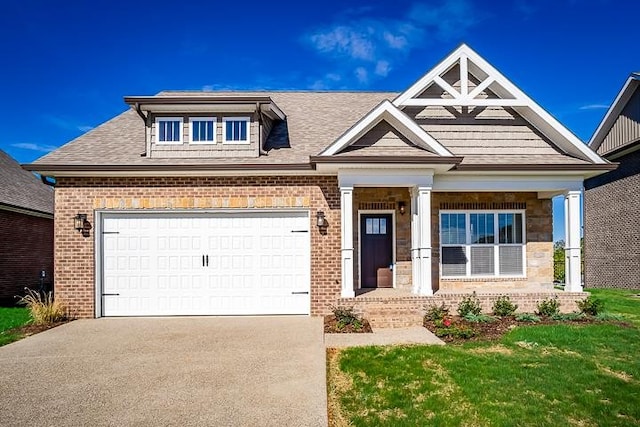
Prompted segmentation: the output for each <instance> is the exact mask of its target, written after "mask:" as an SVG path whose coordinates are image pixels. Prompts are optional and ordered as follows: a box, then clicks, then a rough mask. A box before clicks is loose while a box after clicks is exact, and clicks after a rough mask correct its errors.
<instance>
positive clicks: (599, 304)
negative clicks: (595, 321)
mask: <svg viewBox="0 0 640 427" xmlns="http://www.w3.org/2000/svg"><path fill="white" fill-rule="evenodd" d="M577 305H578V308H579V309H580V312H581V313H584V314H587V315H589V316H596V315H597V314H598V313H601V312H602V311H603V310H604V301H602V300H600V299H598V298H594V297H592V296H591V295H589V296H588V297H586V298H585V299H583V300H582V301H578V302H577Z"/></svg>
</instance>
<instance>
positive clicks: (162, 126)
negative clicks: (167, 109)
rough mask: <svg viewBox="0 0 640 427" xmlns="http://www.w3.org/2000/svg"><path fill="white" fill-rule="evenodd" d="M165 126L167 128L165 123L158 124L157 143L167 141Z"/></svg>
mask: <svg viewBox="0 0 640 427" xmlns="http://www.w3.org/2000/svg"><path fill="white" fill-rule="evenodd" d="M166 126H167V123H166V122H158V132H159V135H158V141H166V140H167V134H166Z"/></svg>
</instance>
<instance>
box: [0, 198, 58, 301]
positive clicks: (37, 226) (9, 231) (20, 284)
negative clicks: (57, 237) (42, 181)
mask: <svg viewBox="0 0 640 427" xmlns="http://www.w3.org/2000/svg"><path fill="white" fill-rule="evenodd" d="M41 270H45V271H46V273H47V276H48V277H47V279H46V281H47V282H48V283H52V282H53V220H52V219H48V218H41V217H36V216H31V215H25V214H21V213H17V212H11V211H5V210H0V303H1V304H13V303H15V301H16V299H15V298H14V297H15V296H16V295H18V294H20V295H24V288H25V287H30V288H32V289H37V288H38V286H39V284H40V282H39V280H40V271H41Z"/></svg>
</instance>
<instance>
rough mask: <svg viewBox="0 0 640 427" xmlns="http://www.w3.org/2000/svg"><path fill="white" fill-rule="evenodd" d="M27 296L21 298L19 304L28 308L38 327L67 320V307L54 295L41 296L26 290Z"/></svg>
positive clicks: (47, 293) (45, 294)
mask: <svg viewBox="0 0 640 427" xmlns="http://www.w3.org/2000/svg"><path fill="white" fill-rule="evenodd" d="M24 289H25V292H26V295H25V296H23V297H20V299H19V300H18V304H22V305H25V306H27V308H28V309H29V315H30V316H31V319H32V320H33V323H34V324H36V325H46V324H48V323H55V322H62V321H64V320H67V318H68V316H67V310H66V308H65V306H64V305H63V304H62V303H60V302H58V301H56V300H54V299H53V293H51V292H46V293H44V294H41V293H40V292H37V291H34V290H32V289H29V288H24Z"/></svg>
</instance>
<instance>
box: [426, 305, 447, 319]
mask: <svg viewBox="0 0 640 427" xmlns="http://www.w3.org/2000/svg"><path fill="white" fill-rule="evenodd" d="M425 308H426V309H427V313H426V314H425V315H424V317H425V319H427V320H431V321H433V322H435V321H436V320H442V319H444V318H445V317H447V316H448V315H449V307H447V306H446V305H444V303H442V304H440V305H435V304H431V305H429V306H427V307H425Z"/></svg>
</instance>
